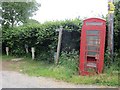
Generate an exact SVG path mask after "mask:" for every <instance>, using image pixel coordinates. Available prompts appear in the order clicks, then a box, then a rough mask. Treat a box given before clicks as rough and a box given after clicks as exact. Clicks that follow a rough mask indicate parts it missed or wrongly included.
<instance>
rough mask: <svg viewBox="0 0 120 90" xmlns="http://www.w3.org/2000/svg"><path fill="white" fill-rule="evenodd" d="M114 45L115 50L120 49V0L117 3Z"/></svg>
mask: <svg viewBox="0 0 120 90" xmlns="http://www.w3.org/2000/svg"><path fill="white" fill-rule="evenodd" d="M114 15H115V17H114V45H115V50H116V51H118V50H119V49H120V1H118V2H116V3H115V13H114Z"/></svg>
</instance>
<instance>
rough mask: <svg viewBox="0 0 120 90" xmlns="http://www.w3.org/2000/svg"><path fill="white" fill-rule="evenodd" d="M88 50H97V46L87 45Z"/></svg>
mask: <svg viewBox="0 0 120 90" xmlns="http://www.w3.org/2000/svg"><path fill="white" fill-rule="evenodd" d="M88 50H99V48H98V47H94V46H88Z"/></svg>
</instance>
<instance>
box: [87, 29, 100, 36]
mask: <svg viewBox="0 0 120 90" xmlns="http://www.w3.org/2000/svg"><path fill="white" fill-rule="evenodd" d="M87 34H93V35H96V34H97V35H98V34H99V31H98V30H87Z"/></svg>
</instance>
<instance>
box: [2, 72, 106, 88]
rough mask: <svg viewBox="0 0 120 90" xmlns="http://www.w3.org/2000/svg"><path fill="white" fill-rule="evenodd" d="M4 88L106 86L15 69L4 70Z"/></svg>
mask: <svg viewBox="0 0 120 90" xmlns="http://www.w3.org/2000/svg"><path fill="white" fill-rule="evenodd" d="M0 74H2V81H3V82H2V86H3V88H106V87H104V86H95V85H75V84H70V83H66V82H62V81H58V80H55V79H51V78H47V77H33V76H31V77H30V76H28V75H24V74H21V73H18V72H14V71H2V72H0Z"/></svg>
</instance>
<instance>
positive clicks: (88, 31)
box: [79, 18, 106, 75]
mask: <svg viewBox="0 0 120 90" xmlns="http://www.w3.org/2000/svg"><path fill="white" fill-rule="evenodd" d="M105 35H106V21H105V20H103V19H99V18H89V19H86V20H84V22H83V26H82V31H81V43H80V64H79V70H80V74H81V75H89V74H94V73H102V70H103V63H104V46H105Z"/></svg>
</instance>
